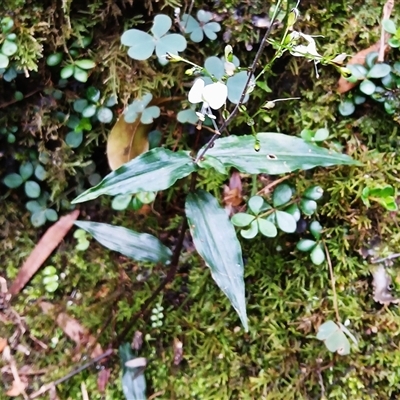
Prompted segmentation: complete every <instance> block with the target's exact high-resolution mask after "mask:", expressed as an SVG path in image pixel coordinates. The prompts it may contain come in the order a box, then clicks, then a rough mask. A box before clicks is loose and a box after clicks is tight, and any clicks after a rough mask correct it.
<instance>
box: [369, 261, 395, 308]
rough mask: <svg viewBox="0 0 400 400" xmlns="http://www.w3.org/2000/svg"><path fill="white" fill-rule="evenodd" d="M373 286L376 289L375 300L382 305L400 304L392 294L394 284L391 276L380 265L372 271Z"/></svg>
mask: <svg viewBox="0 0 400 400" xmlns="http://www.w3.org/2000/svg"><path fill="white" fill-rule="evenodd" d="M372 278H373V281H372V285H373V287H374V296H373V298H374V300H375V301H376V302H377V303H380V304H390V303H399V302H400V299H399V298H397V297H394V296H393V295H392V294H391V293H390V286H391V284H392V278H391V276H390V275H389V274H388V273H387V272H386V268H385V267H384V266H383V265H382V264H380V265H378V266H377V267H376V268H374V270H373V271H372Z"/></svg>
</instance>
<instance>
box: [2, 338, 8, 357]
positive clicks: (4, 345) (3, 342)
mask: <svg viewBox="0 0 400 400" xmlns="http://www.w3.org/2000/svg"><path fill="white" fill-rule="evenodd" d="M6 346H7V339H4V338H0V354H1V353H2V352H3V350H4V349H5V347H6Z"/></svg>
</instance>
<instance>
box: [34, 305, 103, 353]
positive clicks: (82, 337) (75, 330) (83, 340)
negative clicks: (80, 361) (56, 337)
mask: <svg viewBox="0 0 400 400" xmlns="http://www.w3.org/2000/svg"><path fill="white" fill-rule="evenodd" d="M40 307H41V309H42V311H43V312H44V313H45V314H50V313H52V312H53V310H54V306H53V304H51V303H48V302H45V301H42V302H40ZM56 322H57V324H58V326H59V327H60V328H61V329H62V330H63V332H64V333H65V334H66V335H67V336H68V337H69V338H70V339H71V340H73V341H74V342H75V343H76V344H77V346H78V347H80V348H87V347H92V346H94V349H93V351H92V353H91V355H90V357H91V358H95V357H98V356H100V355H101V354H103V349H102V348H101V346H100V344H99V343H96V338H95V337H94V336H92V335H91V334H90V332H89V330H88V329H87V328H85V327H83V326H82V325H81V324H80V323H79V321H77V320H76V319H75V318H72V317H70V316H69V315H68V314H66V313H59V314H58V315H57V316H56Z"/></svg>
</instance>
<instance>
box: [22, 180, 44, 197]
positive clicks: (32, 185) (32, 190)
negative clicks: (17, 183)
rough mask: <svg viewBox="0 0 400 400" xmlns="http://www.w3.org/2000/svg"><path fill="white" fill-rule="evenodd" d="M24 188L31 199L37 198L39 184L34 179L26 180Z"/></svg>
mask: <svg viewBox="0 0 400 400" xmlns="http://www.w3.org/2000/svg"><path fill="white" fill-rule="evenodd" d="M24 189H25V193H26V195H27V196H28V197H30V198H31V199H37V198H38V197H39V196H40V186H39V184H38V183H37V182H35V181H26V182H25V185H24Z"/></svg>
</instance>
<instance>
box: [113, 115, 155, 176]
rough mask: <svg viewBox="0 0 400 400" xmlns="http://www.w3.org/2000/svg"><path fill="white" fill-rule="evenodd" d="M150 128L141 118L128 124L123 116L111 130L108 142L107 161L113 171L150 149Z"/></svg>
mask: <svg viewBox="0 0 400 400" xmlns="http://www.w3.org/2000/svg"><path fill="white" fill-rule="evenodd" d="M150 128H151V124H148V125H145V124H142V123H141V122H140V118H139V119H137V120H136V121H135V122H133V123H128V122H125V119H124V116H123V115H121V117H120V118H119V119H118V121H117V122H116V124H115V125H114V127H113V128H112V129H111V132H110V134H109V136H108V140H107V159H108V164H109V165H110V168H111V169H112V170H115V169H117V168H119V167H120V166H121V165H123V164H125V163H126V162H128V161H130V160H132V159H134V158H135V157H137V156H138V155H140V154H142V153H144V152H145V151H147V150H148V149H149V140H148V134H149V131H150Z"/></svg>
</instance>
